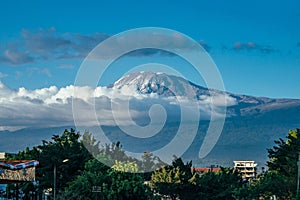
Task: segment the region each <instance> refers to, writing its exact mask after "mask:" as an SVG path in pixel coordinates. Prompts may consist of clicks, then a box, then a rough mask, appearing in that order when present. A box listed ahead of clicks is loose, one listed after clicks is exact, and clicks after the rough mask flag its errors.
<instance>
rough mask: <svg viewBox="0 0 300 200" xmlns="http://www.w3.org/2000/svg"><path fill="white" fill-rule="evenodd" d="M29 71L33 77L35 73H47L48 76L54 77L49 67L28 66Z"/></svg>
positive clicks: (29, 74)
mask: <svg viewBox="0 0 300 200" xmlns="http://www.w3.org/2000/svg"><path fill="white" fill-rule="evenodd" d="M27 72H28V76H29V77H31V76H32V75H33V74H35V73H37V74H39V75H46V76H48V77H52V74H51V72H50V70H49V69H48V68H37V67H31V68H27Z"/></svg>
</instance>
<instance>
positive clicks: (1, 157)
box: [0, 152, 5, 160]
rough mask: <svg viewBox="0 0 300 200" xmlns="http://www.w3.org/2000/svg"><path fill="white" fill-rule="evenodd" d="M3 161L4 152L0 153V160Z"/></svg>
mask: <svg viewBox="0 0 300 200" xmlns="http://www.w3.org/2000/svg"><path fill="white" fill-rule="evenodd" d="M3 159H5V153H4V152H0V160H3Z"/></svg>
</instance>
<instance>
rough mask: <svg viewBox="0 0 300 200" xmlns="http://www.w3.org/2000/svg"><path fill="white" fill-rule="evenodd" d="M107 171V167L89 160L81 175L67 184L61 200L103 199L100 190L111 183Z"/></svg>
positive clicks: (96, 161) (94, 160) (95, 160)
mask: <svg viewBox="0 0 300 200" xmlns="http://www.w3.org/2000/svg"><path fill="white" fill-rule="evenodd" d="M108 169H109V167H108V166H106V165H104V164H102V163H101V162H99V161H98V160H97V159H91V160H89V161H88V162H87V163H86V164H85V168H84V170H83V171H82V172H81V174H80V175H78V176H77V177H76V179H75V180H74V181H71V182H69V183H68V187H66V188H65V191H64V194H63V196H62V197H63V199H78V200H79V199H84V200H93V199H97V198H98V199H105V198H104V195H103V193H102V188H103V186H104V185H106V184H110V182H111V181H110V179H109V177H108V174H107V170H108ZM99 189H100V191H99Z"/></svg>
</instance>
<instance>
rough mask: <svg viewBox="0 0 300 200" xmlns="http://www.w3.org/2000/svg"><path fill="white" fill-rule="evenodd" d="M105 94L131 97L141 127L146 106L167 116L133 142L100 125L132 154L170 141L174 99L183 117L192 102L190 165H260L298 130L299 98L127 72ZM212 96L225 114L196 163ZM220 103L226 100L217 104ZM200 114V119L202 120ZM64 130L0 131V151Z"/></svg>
mask: <svg viewBox="0 0 300 200" xmlns="http://www.w3.org/2000/svg"><path fill="white" fill-rule="evenodd" d="M106 90H109V91H110V90H111V91H114V92H112V93H113V94H119V93H118V92H115V91H122V92H125V94H126V95H133V96H137V98H133V99H131V102H130V104H133V105H130V106H131V107H133V110H134V111H135V112H134V113H135V114H136V113H137V112H138V111H141V112H140V113H138V114H136V116H135V117H132V118H133V120H134V121H135V122H136V123H137V124H140V125H142V127H143V126H146V125H147V124H148V123H150V121H149V120H150V119H149V113H148V112H149V109H150V107H151V105H153V104H162V105H163V106H165V108H166V112H167V114H168V118H167V120H166V124H165V126H164V127H163V128H162V129H161V130H160V131H159V132H158V134H157V135H154V136H152V137H149V138H143V137H141V138H138V139H136V138H134V137H132V136H128V135H127V134H126V133H125V132H124V129H122V126H121V127H119V126H116V125H103V126H102V129H103V130H104V132H105V133H106V135H107V137H108V138H109V139H110V141H112V142H116V141H121V143H122V145H123V147H124V149H125V150H126V149H130V150H133V151H137V152H140V151H142V152H143V151H146V150H147V151H153V150H155V149H159V148H162V147H163V146H164V145H167V144H168V143H169V142H170V141H171V140H172V138H174V134H176V132H177V130H178V129H179V127H180V120H181V118H180V111H181V110H180V109H179V108H178V105H177V103H176V101H174V99H176V98H179V99H181V98H184V99H185V101H183V102H184V106H185V107H186V108H187V110H186V112H188V115H193V112H194V111H193V107H192V109H190V107H189V106H190V105H193V104H194V103H195V102H196V103H197V105H199V107H200V111H201V120H200V121H197V122H195V121H192V122H191V121H189V122H187V126H186V127H184V128H183V131H185V132H186V133H188V132H189V131H191V130H190V125H192V124H195V123H198V124H197V125H198V126H199V127H198V130H197V133H196V136H195V138H194V140H193V142H192V144H191V145H190V146H189V148H188V149H187V151H186V152H185V154H184V155H183V157H184V158H185V159H187V160H191V159H192V160H193V163H194V164H196V165H199V166H209V165H210V164H217V165H222V166H232V161H233V160H255V161H256V162H258V163H259V164H260V166H263V165H264V164H265V162H266V159H267V150H266V149H267V148H271V147H272V146H273V145H274V140H277V139H279V138H280V137H281V138H284V137H285V136H286V135H287V133H288V131H289V130H290V129H295V128H299V127H300V115H299V113H300V100H298V99H274V98H266V97H254V96H248V95H239V94H232V93H229V92H225V91H219V90H215V89H208V88H205V87H202V86H198V85H196V84H194V83H192V82H190V81H187V80H185V79H183V78H181V77H177V76H173V75H167V74H164V73H154V72H138V73H133V74H128V75H126V76H124V77H122V78H120V79H119V80H117V81H116V82H115V83H113V84H111V85H109V86H108V87H107V89H106ZM106 90H105V91H106ZM122 94H123V93H122ZM139 95H141V96H142V98H141V96H139ZM101 98H102V97H101ZM115 98H116V99H114V100H113V102H117V103H119V104H120V105H121V107H124V106H123V103H124V102H123V101H121V100H120V99H122V98H121V97H118V96H116V97H115ZM212 98H215V100H216V101H215V105H213V106H215V107H216V108H217V109H216V112H218V111H219V110H220V109H221V108H224V107H225V106H226V107H227V111H226V114H227V115H226V119H225V124H224V127H223V130H222V133H221V136H220V138H219V140H218V141H217V144H216V145H215V147H214V148H213V150H212V151H211V152H210V153H209V154H208V156H207V157H205V158H204V159H199V158H198V153H199V149H200V147H201V145H202V143H203V140H204V138H205V134H206V132H207V130H208V127H209V123H210V121H209V119H210V116H211V115H213V113H210V112H212V110H211V109H210V106H212V105H211V100H212ZM107 99H108V97H107V98H106V99H104V98H102V99H100V100H99V99H98V100H97V99H96V101H95V102H99V103H103V102H106V100H107ZM220 99H221V100H222V99H223V100H224V99H225V100H226V101H219V100H220ZM104 100H105V101H104ZM106 107H107V106H106ZM205 114H206V115H205ZM214 114H216V113H214ZM217 114H218V113H217ZM160 115H161V113H160V112H159V113H158V114H157V115H153V116H154V117H159V116H160ZM174 116H175V117H174ZM202 116H206V117H204V118H202ZM188 123H190V124H188ZM70 127H74V125H73V124H70V126H69V128H70ZM64 128H68V126H65V127H57V128H46V127H45V128H26V129H22V130H18V131H12V132H8V131H0V137H1V140H0V151H1V150H3V149H6V150H7V151H8V152H16V151H18V150H22V149H24V148H25V147H26V146H33V145H37V144H40V142H41V140H42V139H50V138H51V135H53V134H59V133H62V131H63V129H64ZM77 128H78V129H79V130H80V131H84V130H86V129H88V130H89V131H90V132H92V133H93V132H97V127H77ZM127 128H128V127H127ZM129 129H131V130H133V129H134V128H132V127H131V126H129ZM137 130H139V134H141V136H143V134H146V133H145V129H141V130H142V131H140V129H137ZM143 130H144V131H143ZM3 138H4V139H3ZM183 140H184V139H183ZM100 142H101V141H100Z"/></svg>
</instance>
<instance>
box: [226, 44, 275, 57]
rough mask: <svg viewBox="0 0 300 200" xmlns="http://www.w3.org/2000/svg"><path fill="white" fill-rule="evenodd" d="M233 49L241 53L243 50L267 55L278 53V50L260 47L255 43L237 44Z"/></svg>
mask: <svg viewBox="0 0 300 200" xmlns="http://www.w3.org/2000/svg"><path fill="white" fill-rule="evenodd" d="M232 49H233V50H236V51H241V50H248V51H254V50H256V51H259V52H261V53H266V54H268V53H273V52H276V51H277V50H276V49H274V48H272V47H271V46H267V45H260V44H257V43H255V42H246V43H243V42H235V43H234V44H233V47H232Z"/></svg>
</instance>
